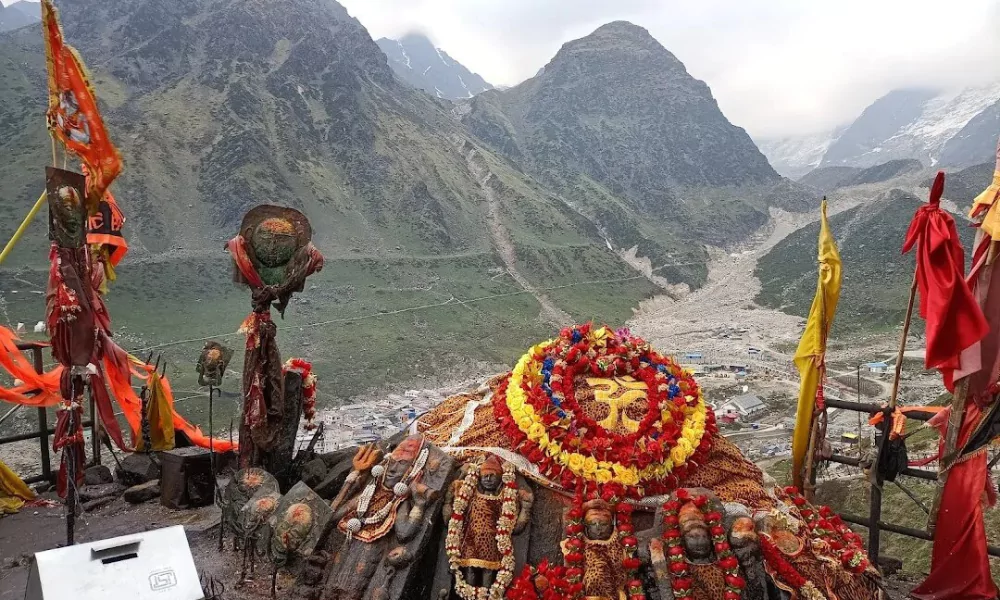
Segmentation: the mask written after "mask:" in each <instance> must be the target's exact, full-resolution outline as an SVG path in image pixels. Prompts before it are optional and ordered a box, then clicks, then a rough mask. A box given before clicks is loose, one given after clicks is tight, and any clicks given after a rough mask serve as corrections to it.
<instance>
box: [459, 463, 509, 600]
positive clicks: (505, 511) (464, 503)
mask: <svg viewBox="0 0 1000 600" xmlns="http://www.w3.org/2000/svg"><path fill="white" fill-rule="evenodd" d="M481 466H482V465H481V464H477V465H475V466H473V467H472V468H470V469H469V472H468V473H467V474H466V475H465V479H464V480H462V485H461V487H460V488H459V489H458V492H457V493H456V494H455V501H454V504H453V505H452V513H451V519H449V520H448V533H447V535H446V537H445V553H446V554H447V556H448V564H449V566H450V568H451V571H452V573H453V574H454V576H455V592H456V593H457V594H458V595H459V596H460V597H461V598H463V599H464V600H500V599H501V598H503V597H504V592H505V591H506V590H507V586H508V585H510V583H511V581H513V579H514V545H513V541H512V538H511V536H512V535H513V532H514V524H515V522H516V519H517V482H516V481H515V477H516V473H515V471H514V465H512V464H510V463H504V466H503V475H502V476H501V479H502V481H503V491H502V492H501V494H500V518H499V519H498V520H497V526H496V527H497V536H496V539H497V549H498V550H499V551H500V570H499V571H497V575H496V579H494V581H493V585H491V586H490V587H489V588H485V587H479V586H473V585H471V584H470V583H468V582H467V581H465V576H464V575H463V574H462V569H461V568H459V566H458V562H457V561H458V559H459V557H460V554H461V547H460V544H461V543H462V534H463V533H464V531H465V513H466V511H467V510H468V509H469V502H470V501H471V500H472V496H473V494H474V489H475V487H476V485H477V484H478V483H479V470H480V467H481Z"/></svg>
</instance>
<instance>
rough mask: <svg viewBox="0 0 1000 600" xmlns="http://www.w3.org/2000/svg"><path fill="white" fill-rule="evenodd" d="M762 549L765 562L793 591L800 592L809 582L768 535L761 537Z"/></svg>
mask: <svg viewBox="0 0 1000 600" xmlns="http://www.w3.org/2000/svg"><path fill="white" fill-rule="evenodd" d="M759 539H760V549H761V553H762V554H763V555H764V561H765V562H767V564H768V565H769V566H770V567H771V568H772V569H774V571H775V575H777V578H778V579H779V580H780V581H781V582H782V583H784V584H786V585H788V586H789V587H791V588H792V589H795V590H800V589H802V588H803V587H805V585H806V584H807V583H808V582H809V580H808V579H806V578H805V577H803V576H802V574H801V573H799V571H798V569H796V568H795V567H794V566H793V565H792V563H790V562H788V559H786V558H785V555H784V554H782V553H781V550H779V549H778V547H777V546H775V545H774V542H772V541H771V538H770V537H768V536H767V535H766V534H764V535H761V536H760V538H759Z"/></svg>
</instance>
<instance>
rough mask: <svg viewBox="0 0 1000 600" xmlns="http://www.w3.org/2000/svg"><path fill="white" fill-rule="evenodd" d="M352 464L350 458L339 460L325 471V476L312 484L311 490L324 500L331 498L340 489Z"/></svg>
mask: <svg viewBox="0 0 1000 600" xmlns="http://www.w3.org/2000/svg"><path fill="white" fill-rule="evenodd" d="M353 468H354V466H353V465H352V464H351V461H350V459H348V460H345V461H342V462H339V463H337V464H335V465H333V466H332V467H330V469H329V470H328V471H327V472H326V477H325V478H323V481H321V482H320V483H319V484H318V485H315V486H313V490H314V491H315V492H316V493H317V494H319V497H320V498H323V499H324V500H332V499H333V497H334V496H336V495H337V493H338V492H339V491H340V488H341V486H343V485H344V480H345V479H347V474H348V473H350V472H351V469H353Z"/></svg>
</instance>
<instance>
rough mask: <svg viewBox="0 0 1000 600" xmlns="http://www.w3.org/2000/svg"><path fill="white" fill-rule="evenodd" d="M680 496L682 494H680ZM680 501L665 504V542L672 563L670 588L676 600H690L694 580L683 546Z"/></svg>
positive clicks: (669, 501)
mask: <svg viewBox="0 0 1000 600" xmlns="http://www.w3.org/2000/svg"><path fill="white" fill-rule="evenodd" d="M682 491H683V490H682ZM678 496H680V494H678ZM680 510H681V502H680V500H668V501H667V502H665V503H664V504H663V535H662V537H663V541H664V542H666V545H667V559H668V560H669V561H670V588H671V589H672V590H673V592H674V598H675V600H683V599H684V598H690V597H691V596H692V594H693V593H694V592H693V591H692V586H693V585H694V579H693V578H692V577H691V569H690V567H689V566H688V562H687V557H686V556H685V555H684V547H683V546H682V545H681V529H680Z"/></svg>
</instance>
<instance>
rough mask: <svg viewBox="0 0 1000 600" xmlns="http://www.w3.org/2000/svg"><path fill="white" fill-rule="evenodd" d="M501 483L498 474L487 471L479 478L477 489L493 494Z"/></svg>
mask: <svg viewBox="0 0 1000 600" xmlns="http://www.w3.org/2000/svg"><path fill="white" fill-rule="evenodd" d="M501 483H502V480H501V478H500V473H494V472H492V471H487V472H485V473H483V474H481V475H480V476H479V487H480V488H482V491H484V492H486V493H488V494H493V493H495V492H496V491H497V490H499V489H500V484H501Z"/></svg>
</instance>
